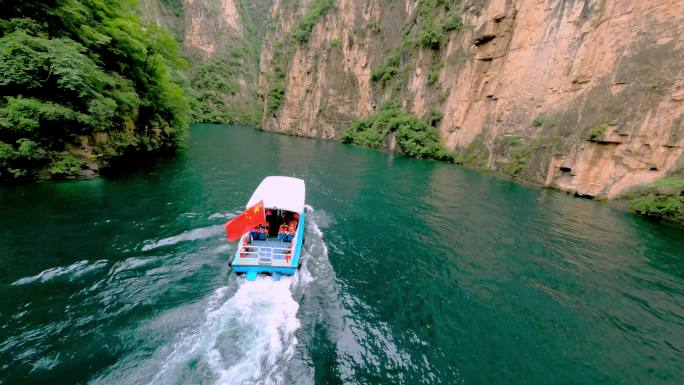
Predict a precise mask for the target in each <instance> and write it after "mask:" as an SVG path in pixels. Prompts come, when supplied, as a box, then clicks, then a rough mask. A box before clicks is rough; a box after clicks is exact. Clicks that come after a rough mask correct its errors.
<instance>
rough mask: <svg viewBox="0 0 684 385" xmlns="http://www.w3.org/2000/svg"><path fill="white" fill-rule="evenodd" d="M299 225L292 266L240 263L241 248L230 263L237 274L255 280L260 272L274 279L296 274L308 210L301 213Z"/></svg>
mask: <svg viewBox="0 0 684 385" xmlns="http://www.w3.org/2000/svg"><path fill="white" fill-rule="evenodd" d="M299 218H300V219H299V224H300V225H299V227H298V229H297V236H296V238H297V239H296V241H295V245H294V248H293V250H292V260H291V263H290V267H283V266H251V265H240V264H237V263H236V262H237V261H239V258H240V248H239V247H238V250H237V251H236V252H235V257H233V260H232V261H231V263H230V265H231V267H232V268H233V271H234V272H235V273H236V274H245V278H246V279H247V280H248V281H253V280H255V279H256V277H257V276H258V275H259V274H268V275H271V276H272V277H273V279H274V280H276V281H277V280H279V279H280V277H281V276H283V275H287V276H292V275H294V274H295V273H296V272H297V270H299V266H300V258H301V253H302V245H303V243H304V228H305V226H306V210H304V211H302V212H301V213H299Z"/></svg>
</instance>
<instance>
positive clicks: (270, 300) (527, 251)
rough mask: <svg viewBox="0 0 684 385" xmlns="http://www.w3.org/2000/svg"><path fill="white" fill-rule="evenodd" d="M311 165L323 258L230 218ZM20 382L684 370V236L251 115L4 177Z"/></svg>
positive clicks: (3, 354)
mask: <svg viewBox="0 0 684 385" xmlns="http://www.w3.org/2000/svg"><path fill="white" fill-rule="evenodd" d="M276 174H281V175H290V176H291V175H294V176H298V177H302V178H304V179H305V180H306V182H307V189H308V194H307V203H308V204H309V205H310V215H309V216H308V217H307V220H308V222H307V235H306V237H307V238H306V239H307V242H306V245H305V251H304V266H303V267H302V271H301V272H300V274H298V275H297V276H296V277H295V278H294V279H291V280H288V279H284V280H283V281H280V282H277V283H275V282H272V281H270V280H269V279H267V278H264V279H259V280H258V281H257V282H254V283H245V282H243V281H241V280H238V279H236V278H235V277H234V276H233V275H232V274H231V273H230V271H229V269H228V268H227V266H226V265H227V260H228V256H229V255H230V254H231V253H233V252H234V245H228V244H226V242H225V239H224V235H223V229H222V224H223V223H224V222H225V221H226V220H227V219H228V218H230V217H232V216H234V215H236V214H237V213H238V212H240V210H241V209H242V208H243V206H244V204H245V202H246V201H247V200H248V198H249V196H250V194H251V192H252V191H253V189H254V188H255V187H256V185H257V184H258V183H259V181H260V180H261V179H262V178H263V177H264V176H266V175H276ZM0 210H1V212H2V215H0V226H2V228H3V231H2V232H0V384H3V385H6V384H75V383H79V384H217V383H220V384H253V383H256V384H681V383H684V380H683V377H682V373H684V359H683V355H684V232H682V229H681V228H677V227H672V226H667V225H662V224H657V223H652V222H649V221H647V220H644V219H642V218H639V217H636V216H633V215H631V214H629V213H627V212H623V211H620V210H617V209H615V208H612V207H610V206H608V205H605V204H601V203H597V202H593V201H588V200H583V199H577V198H573V197H570V196H568V195H566V194H564V193H559V192H554V191H548V190H541V189H537V188H531V187H526V186H521V185H518V184H515V183H511V182H509V181H506V180H502V179H499V178H496V177H492V176H489V175H486V174H483V173H480V172H477V171H472V170H468V169H464V168H462V167H458V166H454V165H448V164H443V163H438V162H430V161H420V160H414V159H406V158H402V157H397V156H392V155H389V154H384V153H379V152H375V151H372V150H366V149H361V148H356V147H352V146H345V145H340V144H336V143H330V142H320V141H314V140H308V139H301V138H293V137H287V136H280V135H274V134H267V133H261V132H258V131H255V130H253V129H251V128H248V127H227V126H209V125H201V126H195V127H193V129H192V131H191V138H190V141H189V145H188V149H187V151H185V152H184V153H183V154H182V155H181V156H179V157H178V158H176V159H173V160H164V161H160V162H158V163H157V164H154V165H150V166H146V167H145V168H144V169H142V170H140V171H138V172H135V173H133V174H129V175H125V176H122V177H119V178H116V179H104V178H96V179H92V180H86V181H71V182H63V183H40V184H37V185H33V186H22V187H12V188H2V189H0Z"/></svg>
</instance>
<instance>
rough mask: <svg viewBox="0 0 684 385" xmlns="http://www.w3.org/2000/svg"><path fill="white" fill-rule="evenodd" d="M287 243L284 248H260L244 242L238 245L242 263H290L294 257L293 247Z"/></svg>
mask: <svg viewBox="0 0 684 385" xmlns="http://www.w3.org/2000/svg"><path fill="white" fill-rule="evenodd" d="M290 245H291V244H290V243H287V244H286V246H284V247H274V246H259V245H255V244H247V245H245V244H244V243H243V242H242V241H240V244H239V245H238V250H240V252H239V258H240V261H241V262H246V263H250V262H251V263H258V264H260V265H266V264H272V263H273V262H280V263H289V262H290V258H291V257H290V256H291V255H292V247H291V246H290Z"/></svg>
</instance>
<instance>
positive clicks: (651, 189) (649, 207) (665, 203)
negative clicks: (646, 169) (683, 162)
mask: <svg viewBox="0 0 684 385" xmlns="http://www.w3.org/2000/svg"><path fill="white" fill-rule="evenodd" d="M625 197H626V198H628V199H630V201H629V207H630V208H631V209H632V210H634V211H635V212H637V213H639V214H642V215H646V216H649V217H654V218H662V219H665V220H668V221H672V222H678V223H682V224H684V178H682V177H670V178H665V179H661V180H658V181H655V182H653V183H650V184H648V185H646V186H643V187H641V188H639V189H637V190H635V191H633V192H631V193H628V194H627V195H626V196H625Z"/></svg>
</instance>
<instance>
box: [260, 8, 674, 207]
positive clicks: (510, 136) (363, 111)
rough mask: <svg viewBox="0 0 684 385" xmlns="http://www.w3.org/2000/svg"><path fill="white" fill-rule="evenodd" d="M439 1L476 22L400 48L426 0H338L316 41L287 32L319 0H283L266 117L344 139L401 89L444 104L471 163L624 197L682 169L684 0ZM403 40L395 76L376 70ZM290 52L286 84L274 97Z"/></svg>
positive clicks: (268, 44)
mask: <svg viewBox="0 0 684 385" xmlns="http://www.w3.org/2000/svg"><path fill="white" fill-rule="evenodd" d="M422 1H424V0H422ZM436 3H438V4H440V5H439V7H435V11H434V12H435V14H434V18H435V19H440V20H446V19H447V18H448V17H449V15H450V14H451V13H453V12H455V11H454V9H456V10H458V14H459V15H460V17H461V18H462V22H463V27H462V28H455V29H453V30H448V31H447V32H446V33H445V36H444V39H443V40H442V41H441V42H440V44H438V45H437V47H431V48H425V47H417V48H412V49H401V50H399V51H397V47H399V46H400V45H401V44H403V42H404V41H405V40H406V36H407V33H406V31H409V32H410V31H412V30H416V29H419V28H421V22H424V21H421V19H420V15H418V16H416V14H419V11H420V8H421V7H420V6H421V3H420V1H414V0H404V1H387V0H366V1H363V2H358V1H352V0H339V1H335V2H334V7H333V8H332V9H331V10H329V11H328V12H326V13H325V14H324V15H322V16H321V17H320V18H319V19H318V20H317V22H316V23H315V25H314V27H313V29H312V32H311V35H310V37H309V39H308V41H306V42H304V43H303V44H299V43H296V42H292V41H288V39H287V37H288V36H289V34H290V33H291V31H292V30H293V28H296V27H297V25H298V23H299V22H300V19H301V18H302V16H303V15H305V14H306V12H307V10H309V9H310V8H311V7H312V6H314V5H315V4H316V0H302V1H300V2H299V3H298V4H294V3H293V2H290V1H285V0H280V1H276V2H275V3H274V5H273V7H272V10H271V16H272V18H273V21H274V22H273V23H272V24H271V25H272V26H273V28H272V29H271V30H269V31H268V32H267V33H266V37H265V41H264V44H263V49H262V56H261V69H260V81H259V94H260V95H261V97H262V99H263V100H264V102H265V103H264V104H265V109H264V116H263V120H262V126H263V128H264V129H265V130H269V131H278V132H286V133H292V134H296V135H303V136H311V137H319V138H325V139H338V138H339V137H340V135H341V132H342V130H343V129H344V127H346V126H347V125H348V124H349V122H350V121H351V120H352V119H354V118H356V117H362V116H366V115H368V114H370V113H372V112H373V111H374V110H375V109H376V108H377V107H378V106H379V105H380V104H382V103H383V102H385V101H387V100H390V99H394V100H398V101H400V102H401V103H402V105H403V107H404V108H405V109H406V110H409V111H412V112H415V113H416V114H418V115H419V116H428V115H429V114H431V113H433V112H434V111H437V112H438V113H439V115H440V116H443V117H442V118H441V120H439V122H438V124H437V127H438V128H439V130H440V133H441V135H442V138H443V140H444V141H445V143H446V144H447V146H448V147H449V148H452V149H456V150H458V151H460V152H461V153H462V157H463V160H464V162H465V163H466V164H468V165H471V166H475V167H481V168H486V169H491V170H494V171H496V172H498V173H501V174H503V175H508V176H513V177H516V178H519V179H521V180H525V181H529V182H533V183H539V184H544V185H546V186H549V187H554V188H559V189H563V190H567V191H573V192H575V193H577V194H579V195H583V196H592V197H606V198H613V197H616V196H617V195H619V194H621V193H623V192H625V191H627V190H629V189H630V188H632V187H633V186H635V185H639V184H644V183H648V182H651V181H654V180H656V179H660V178H663V177H665V176H667V175H671V174H681V173H682V172H683V171H682V170H684V156H683V154H682V153H683V151H684V123H683V122H684V96H683V95H684V67H682V65H681V63H684V0H668V1H666V0H659V1H637V0H633V1H627V0H623V1H616V0H573V1H560V2H559V1H550V0H548V1H538V0H535V1H532V0H471V1H463V2H456V1H452V2H448V1H441V2H436ZM444 3H446V5H447V6H451V8H450V9H449V10H447V9H446V8H444V7H443V6H442V5H443V4H444ZM450 12H451V13H450ZM283 44H284V45H286V46H287V50H286V52H288V55H285V60H284V61H285V62H284V64H283V63H280V62H279V61H283V59H282V55H277V56H278V57H275V58H274V52H275V49H274V48H278V47H280V46H282V45H283ZM405 46H406V45H404V46H403V47H405ZM435 48H437V49H435ZM397 52H400V55H399V57H398V65H397V66H396V68H392V71H394V72H393V73H392V74H391V75H388V78H390V79H389V80H387V81H385V80H382V81H373V80H372V73H373V70H374V69H376V68H379V67H381V66H383V65H384V63H387V62H388V59H391V57H392V55H396V53H397ZM389 61H390V62H391V60H389ZM278 65H280V66H283V68H284V74H283V78H284V84H285V87H284V92H283V95H282V101H281V102H280V104H279V105H277V108H269V106H268V104H269V103H268V98H269V93H270V92H271V85H272V84H273V81H272V80H273V76H274V71H275V69H276V66H278Z"/></svg>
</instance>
